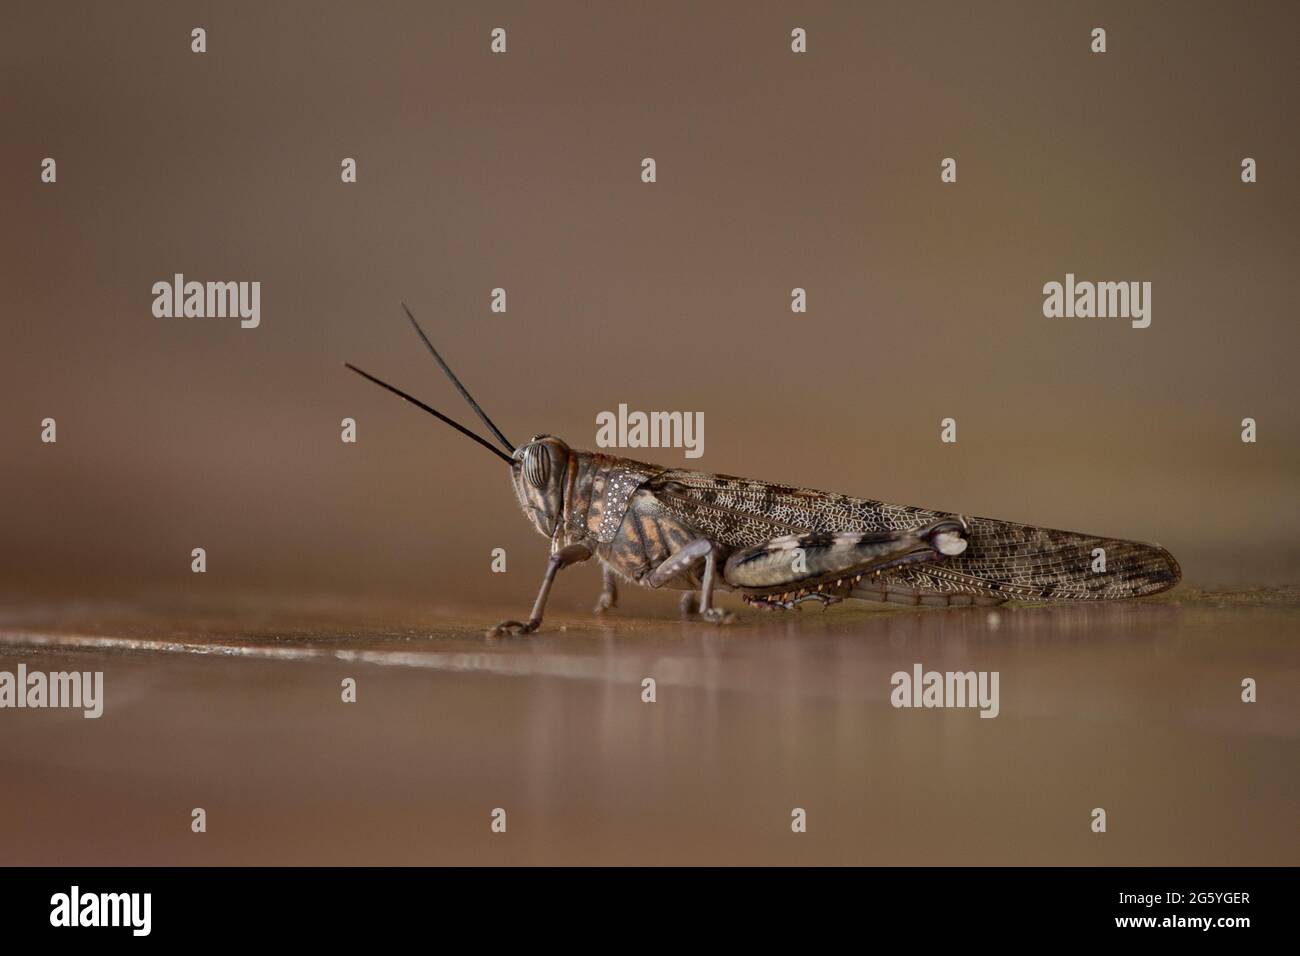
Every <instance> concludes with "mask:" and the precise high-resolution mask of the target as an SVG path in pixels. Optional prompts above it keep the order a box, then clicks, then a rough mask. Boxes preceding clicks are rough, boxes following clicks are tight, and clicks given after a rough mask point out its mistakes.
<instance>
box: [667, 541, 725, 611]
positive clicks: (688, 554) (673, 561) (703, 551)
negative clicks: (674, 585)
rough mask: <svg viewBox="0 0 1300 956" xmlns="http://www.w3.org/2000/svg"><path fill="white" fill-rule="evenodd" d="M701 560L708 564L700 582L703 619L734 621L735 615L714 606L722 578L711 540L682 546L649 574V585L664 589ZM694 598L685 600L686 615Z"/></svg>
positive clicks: (683, 602) (692, 542) (683, 604)
mask: <svg viewBox="0 0 1300 956" xmlns="http://www.w3.org/2000/svg"><path fill="white" fill-rule="evenodd" d="M701 561H702V562H704V575H703V577H702V579H701V583H700V600H699V615H700V617H702V618H704V620H706V621H709V622H711V623H713V624H726V623H729V622H731V621H734V620H735V616H734V615H732V614H728V613H727V612H726V611H724V610H723V609H722V608H719V607H714V606H713V589H714V586H715V584H716V583H717V576H718V551H717V548H715V547H714V545H713V542H712V541H710V540H709V539H708V538H695V539H694V540H692V541H688V542H687V543H686V544H684V545H682V547H681V549H680V550H678V551H676V552H674V553H673V554H672V556H671V557H669V558H668V560H666V561H665V562H664V563H663V564H661V565H659V567H657V568H655V569H654V570H653V571H651V572H650V573H649V574H648V575H646V578H645V583H646V584H647V585H649V586H650V587H652V588H660V587H663V586H664V585H665V584H667V583H668V582H669V581H671V580H672V579H673V578H675V577H677V576H678V575H679V574H685V573H688V572H692V571H694V569H695V567H696V566H697V565H698V564H699V563H700V562H701ZM690 597H691V594H690V592H688V593H687V597H686V598H683V599H682V610H683V612H685V611H686V608H687V603H686V602H687V600H688V599H689V598H690Z"/></svg>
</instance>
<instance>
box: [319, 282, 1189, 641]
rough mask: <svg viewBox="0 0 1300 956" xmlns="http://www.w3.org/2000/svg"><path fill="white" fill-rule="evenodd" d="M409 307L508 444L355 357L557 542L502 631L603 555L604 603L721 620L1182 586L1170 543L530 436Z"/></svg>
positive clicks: (514, 630)
mask: <svg viewBox="0 0 1300 956" xmlns="http://www.w3.org/2000/svg"><path fill="white" fill-rule="evenodd" d="M402 308H403V309H404V310H405V311H406V315H407V318H408V319H410V321H411V325H412V326H413V327H414V328H415V331H416V333H417V334H418V335H419V336H420V338H421V340H422V341H423V342H424V344H425V346H426V347H427V348H428V350H429V352H430V353H432V355H433V357H434V359H435V360H436V361H437V363H438V365H439V366H440V367H441V368H442V370H443V372H444V373H446V375H447V377H448V378H449V379H450V380H451V382H452V384H453V385H455V387H456V388H457V390H458V391H459V392H460V394H461V396H462V397H463V398H464V399H465V401H466V402H468V403H469V405H470V407H471V408H472V409H473V410H474V412H475V414H477V415H478V417H479V419H480V420H481V421H482V422H483V424H484V425H485V426H486V427H487V429H488V430H489V431H490V432H491V433H492V435H493V436H494V437H495V438H496V440H497V441H498V442H499V443H500V444H501V446H502V447H501V448H500V449H499V448H497V447H496V446H494V445H493V444H492V443H491V442H489V441H487V440H486V439H484V438H483V437H481V436H480V435H478V434H476V433H475V432H473V431H471V430H470V429H468V428H466V427H465V426H464V425H462V424H460V423H459V422H456V421H453V420H452V419H450V418H448V417H447V416H446V415H444V414H442V413H441V412H439V411H436V410H435V409H433V408H431V407H430V406H428V405H426V404H425V403H424V402H421V401H420V400H419V399H416V398H413V397H412V396H411V395H409V394H407V393H406V392H403V391H402V390H400V389H398V388H395V387H394V386H392V385H389V384H388V383H387V382H384V381H381V380H380V379H378V378H376V377H374V376H373V375H371V374H369V373H368V372H364V371H362V370H361V369H359V368H357V367H356V366H355V365H352V364H350V363H344V364H345V365H346V367H347V368H349V369H351V370H352V371H354V372H356V373H357V374H358V375H361V376H362V377H364V378H366V379H369V380H370V381H371V382H374V383H375V384H376V385H379V386H380V387H382V388H385V389H387V390H388V391H390V392H392V393H393V394H395V395H398V396H399V397H401V398H403V399H405V400H406V401H408V402H410V403H411V404H413V405H415V406H417V407H418V408H420V409H422V410H423V411H426V412H428V413H429V414H431V415H433V416H435V417H436V418H438V419H440V420H441V421H443V422H445V423H447V424H448V425H450V426H451V427H452V428H455V429H456V430H457V431H459V432H460V433H461V434H463V435H465V436H467V437H469V438H470V439H472V440H473V441H475V442H477V443H478V444H479V445H481V446H483V447H484V448H486V449H487V450H488V451H490V452H492V453H493V454H494V455H496V456H497V457H499V458H501V459H503V460H504V461H505V462H506V463H507V464H508V465H509V466H510V477H511V481H512V483H513V484H514V490H515V496H516V497H517V498H518V500H519V506H520V508H522V509H523V512H524V515H525V516H526V517H527V518H528V520H529V521H531V522H532V525H533V527H534V528H536V529H537V531H538V533H539V534H541V535H542V536H543V537H546V538H548V539H550V542H551V548H550V557H549V558H548V560H547V563H546V570H545V572H544V573H543V575H542V583H541V587H540V588H539V589H538V592H537V599H536V601H535V602H534V603H533V609H532V613H531V614H530V615H529V617H528V620H526V621H503V622H501V623H500V624H498V625H496V626H495V627H494V628H492V629H491V630H490V631H489V632H488V633H489V634H490V635H496V636H499V635H503V634H529V633H532V632H534V631H536V630H537V629H538V627H540V626H541V623H542V615H543V614H544V613H545V610H546V601H547V598H548V597H549V596H550V593H551V586H552V585H553V584H554V582H555V577H556V575H557V574H558V573H559V572H560V570H561V569H563V568H567V567H569V566H570V565H574V564H578V563H580V562H582V561H587V560H589V559H591V558H593V557H594V558H596V559H597V560H599V562H600V564H601V568H602V589H601V594H600V597H599V600H598V602H597V605H596V612H597V613H601V612H604V611H607V610H609V609H610V608H613V607H614V606H615V605H616V604H617V601H618V581H619V580H620V579H622V580H626V581H630V582H634V583H636V584H640V585H644V586H646V587H650V588H672V589H677V590H682V591H685V592H686V593H685V594H684V595H683V596H682V601H681V607H682V613H683V616H686V617H697V618H698V619H701V620H704V621H710V622H714V623H723V622H726V621H730V620H732V619H733V616H732V615H731V614H728V613H727V612H725V611H724V610H722V609H721V608H719V607H717V606H716V605H715V604H714V595H715V593H716V592H717V591H718V590H726V591H737V592H739V593H740V595H741V597H742V599H743V600H744V601H745V602H746V603H747V604H749V605H750V606H752V607H755V608H760V609H763V610H782V609H786V610H789V609H795V608H799V607H800V606H801V605H802V604H804V603H805V602H810V601H811V602H817V603H819V604H821V605H823V606H825V605H830V604H834V603H837V602H839V601H842V600H844V599H845V598H856V599H859V600H867V601H885V602H890V603H896V604H905V605H928V606H939V607H947V606H951V605H984V606H987V605H995V604H1001V603H1003V602H1004V601H1008V600H1022V601H1096V600H1114V599H1119V598H1131V597H1140V596H1143V595H1147V594H1155V593H1157V592H1159V591H1164V590H1166V589H1168V588H1171V587H1173V586H1174V585H1175V584H1177V583H1178V581H1179V579H1180V578H1181V576H1182V572H1181V571H1180V569H1179V567H1178V562H1177V561H1175V560H1174V557H1173V555H1171V554H1170V553H1169V552H1168V551H1166V550H1165V549H1164V548H1161V547H1159V546H1158V545H1152V544H1142V543H1139V542H1136V541H1125V540H1122V539H1117V538H1101V537H1096V536H1093V535H1086V534H1078V533H1076V532H1072V531H1056V530H1052V529H1050V528H1038V527H1034V526H1032V525H1024V524H1017V523H1015V522H1011V521H999V520H996V519H993V518H966V517H963V516H961V515H956V514H951V513H946V512H940V511H931V510H928V509H924V508H914V507H908V506H904V505H893V504H888V503H886V502H883V501H874V500H871V499H867V498H851V497H848V496H847V495H839V494H831V493H829V492H825V491H817V490H814V489H811V488H794V487H789V486H786V485H777V484H771V483H768V482H765V481H756V480H753V479H750V478H737V477H733V476H730V475H713V474H707V473H705V472H699V471H690V470H687V469H681V468H665V467H663V466H661V465H653V464H649V463H647V462H642V461H634V460H633V459H630V458H623V457H619V456H616V455H606V454H602V453H600V452H592V451H581V450H579V449H576V448H571V447H569V445H567V444H566V443H565V442H564V441H562V440H561V439H559V438H556V437H555V436H553V435H545V434H543V435H535V436H533V438H532V439H531V440H530V441H528V442H527V443H526V444H524V445H520V446H518V447H516V446H515V445H513V444H511V443H510V441H509V440H507V438H506V437H505V435H503V434H502V433H501V430H500V429H499V428H497V426H496V425H495V424H494V423H493V422H492V420H491V419H490V418H489V417H488V416H487V414H486V413H485V412H484V411H483V409H482V408H481V407H480V406H479V404H478V402H476V401H475V400H474V398H473V396H471V395H470V393H469V391H468V390H467V389H466V388H465V386H464V385H463V384H461V381H460V379H459V378H457V377H456V375H455V373H454V372H452V370H451V368H450V367H449V366H448V365H447V363H446V362H445V361H444V360H443V358H442V356H441V355H440V354H439V353H438V350H437V349H436V348H434V346H433V343H432V342H430V341H429V338H428V336H427V335H425V334H424V330H423V329H422V328H421V327H420V324H419V323H418V322H417V321H416V319H415V316H414V315H412V314H411V311H410V309H407V308H406V305H405V303H403V305H402ZM502 449H504V451H503V450H502Z"/></svg>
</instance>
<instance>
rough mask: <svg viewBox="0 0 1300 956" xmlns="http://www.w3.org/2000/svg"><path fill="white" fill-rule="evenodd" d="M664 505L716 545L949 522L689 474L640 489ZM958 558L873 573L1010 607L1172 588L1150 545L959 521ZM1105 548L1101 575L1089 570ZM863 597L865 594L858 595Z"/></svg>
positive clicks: (1160, 555) (904, 587) (903, 585)
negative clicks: (963, 535) (963, 533)
mask: <svg viewBox="0 0 1300 956" xmlns="http://www.w3.org/2000/svg"><path fill="white" fill-rule="evenodd" d="M646 487H648V488H649V489H650V490H652V491H653V492H654V494H655V496H656V498H658V500H659V501H660V502H661V504H662V505H663V507H664V508H665V509H666V510H668V511H670V512H672V513H674V514H675V515H676V516H677V517H679V518H680V519H681V520H682V521H684V522H686V523H688V524H689V525H691V526H692V527H694V528H697V529H698V530H699V531H700V533H701V534H704V535H707V536H708V537H710V538H712V539H713V540H715V541H718V542H719V543H721V544H725V545H727V546H729V547H732V548H741V547H751V546H753V545H756V544H760V543H761V542H763V541H766V540H768V539H770V538H774V537H779V536H781V535H787V534H792V533H797V532H808V531H832V532H833V531H897V530H904V529H909V528H914V527H918V526H920V525H924V524H928V523H929V522H931V521H934V520H936V519H938V518H950V517H955V515H952V514H950V513H948V512H941V511H929V510H927V509H924V508H913V507H908V506H905V505H891V504H888V503H886V502H883V501H871V500H869V499H864V498H850V497H848V496H847V495H834V494H828V493H826V492H822V491H814V490H812V489H809V488H791V487H787V486H784V485H772V484H768V483H767V482H763V481H754V480H752V479H748V478H734V477H731V476H728V475H709V474H703V473H700V472H694V471H685V470H673V471H666V472H664V473H663V474H661V475H658V476H656V477H655V478H653V479H651V480H650V482H648V484H647V486H646ZM966 520H967V521H968V522H969V524H970V534H969V545H968V547H967V549H966V552H965V553H964V554H962V555H960V556H958V557H955V558H946V559H944V560H943V561H942V562H939V563H935V564H925V565H913V566H910V567H902V568H896V569H893V570H890V571H888V572H885V573H884V574H882V575H881V578H882V582H881V583H882V585H884V586H887V587H888V588H889V590H890V591H894V590H895V589H896V590H898V591H899V592H910V593H916V594H929V595H945V594H946V595H976V596H979V597H985V598H1000V599H1014V600H1046V599H1051V600H1071V601H1078V600H1105V599H1112V598H1128V597H1138V596H1141V595H1144V594H1155V593H1157V592H1159V591H1164V590H1166V589H1167V588H1170V587H1173V586H1174V585H1175V584H1177V583H1178V580H1179V578H1180V577H1181V572H1180V570H1179V568H1178V562H1176V561H1175V560H1174V558H1173V556H1172V555H1171V554H1170V553H1169V552H1168V551H1166V550H1164V549H1163V548H1161V547H1158V546H1156V545H1150V544H1140V543H1138V542H1136V541H1124V540H1120V539H1117V538H1099V537H1096V536H1093V535H1086V534H1077V533H1075V532H1073V531H1054V530H1052V529H1050V528H1036V527H1033V526H1032V525H1024V524H1017V523H1016V522H1012V521H998V520H996V519H993V518H967V519H966ZM1097 548H1102V549H1104V550H1105V561H1106V570H1105V571H1104V572H1095V571H1093V563H1094V560H1095V559H1094V556H1093V552H1094V550H1095V549H1097ZM862 596H866V595H862Z"/></svg>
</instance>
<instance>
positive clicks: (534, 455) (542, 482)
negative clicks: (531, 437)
mask: <svg viewBox="0 0 1300 956" xmlns="http://www.w3.org/2000/svg"><path fill="white" fill-rule="evenodd" d="M550 477H551V456H550V455H548V454H547V453H546V451H545V449H542V448H538V447H537V446H535V445H534V446H532V447H531V448H529V449H528V450H526V451H525V452H524V478H525V480H527V482H528V483H529V484H530V485H532V486H533V487H534V488H545V487H546V482H547V481H548V480H549V479H550Z"/></svg>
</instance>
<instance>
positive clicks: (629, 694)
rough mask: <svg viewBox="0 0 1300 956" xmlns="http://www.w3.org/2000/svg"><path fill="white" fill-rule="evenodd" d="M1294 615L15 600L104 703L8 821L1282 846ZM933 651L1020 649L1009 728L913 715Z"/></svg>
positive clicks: (413, 858)
mask: <svg viewBox="0 0 1300 956" xmlns="http://www.w3.org/2000/svg"><path fill="white" fill-rule="evenodd" d="M1296 615H1297V602H1296V601H1295V598H1294V594H1293V593H1292V592H1289V591H1273V592H1261V593H1257V594H1254V595H1240V594H1237V595H1227V594H1197V593H1195V592H1190V591H1189V592H1185V593H1183V594H1181V595H1179V596H1178V598H1177V599H1176V600H1175V599H1171V600H1168V601H1163V602H1159V601H1158V602H1150V603H1130V604H1122V605H1108V606H1066V607H1020V608H1002V609H997V610H993V611H989V610H985V609H975V608H965V609H951V610H940V611H926V610H922V611H884V612H880V611H866V612H859V611H853V610H849V611H832V612H828V613H820V612H805V613H802V614H790V615H781V616H772V617H768V616H757V617H756V616H752V615H751V616H749V617H747V618H746V620H745V622H744V623H742V624H741V625H739V626H735V627H731V628H723V629H714V628H710V627H705V626H701V625H698V624H685V623H680V622H675V621H647V620H644V619H628V618H625V619H622V620H610V621H607V622H605V621H602V622H593V621H592V619H590V618H585V617H583V618H577V617H575V618H571V619H566V618H562V617H560V618H555V619H554V620H552V621H551V622H550V623H551V629H549V630H547V631H545V632H543V633H542V634H540V635H537V636H536V637H534V638H531V639H516V640H506V641H490V640H487V639H485V638H483V637H482V635H481V631H480V630H479V628H480V627H481V621H482V620H483V619H484V618H485V617H487V618H491V617H492V615H491V614H486V615H485V614H483V613H479V612H476V613H475V614H474V615H473V616H467V617H465V618H459V617H457V618H450V617H430V616H427V615H424V616H422V615H421V614H419V613H415V612H412V611H411V610H410V609H400V608H391V607H385V608H378V609H371V611H370V612H368V613H365V614H362V613H360V612H358V611H357V610H356V609H351V610H348V611H344V610H341V609H339V608H333V607H316V608H314V609H311V610H309V611H305V612H304V611H302V610H301V609H298V610H293V609H284V610H278V611H266V610H263V611H262V612H261V613H260V615H250V614H249V612H248V610H247V609H246V608H241V607H238V606H234V607H231V608H229V609H227V610H224V611H215V612H213V611H209V612H195V611H193V610H190V611H186V612H179V611H176V610H174V609H173V610H170V611H159V610H153V611H150V610H147V609H144V608H141V607H132V606H125V605H116V606H113V605H85V606H81V607H77V608H71V609H69V608H67V607H63V608H48V607H47V608H42V607H28V608H22V607H17V608H14V607H10V608H9V609H8V610H7V611H6V612H5V614H4V616H3V619H2V620H0V668H3V669H8V670H13V669H14V667H15V666H16V664H17V663H18V662H19V661H24V662H26V663H28V664H29V666H37V662H40V664H39V666H41V667H43V668H45V669H49V670H58V669H72V668H79V669H96V670H104V671H105V672H106V677H105V680H106V707H105V716H104V717H103V718H102V719H101V720H99V721H94V722H89V721H81V720H77V719H73V718H72V717H71V716H70V715H69V714H67V713H59V712H49V711H46V712H35V711H9V712H6V713H3V714H0V766H3V771H4V772H3V779H5V780H6V781H7V783H6V785H5V787H4V788H3V789H2V790H0V812H3V813H4V814H5V815H6V818H8V819H14V820H18V821H20V822H21V824H22V825H21V826H17V827H15V828H14V830H13V832H15V833H21V834H23V835H21V836H19V837H17V844H16V845H11V846H10V847H9V853H10V856H11V859H10V862H27V863H30V862H37V861H42V862H61V863H63V862H66V863H112V862H150V863H165V862H177V863H187V862H214V863H233V862H256V863H273V862H358V863H360V862H367V863H419V862H456V863H470V862H651V863H667V862H722V863H727V862H751V863H752V862H778V863H798V862H832V863H931V862H935V863H958V862H966V863H970V862H992V863H1029V862H1074V863H1103V862H1118V863H1246V862H1252V863H1262V862H1275V863H1284V862H1290V861H1293V860H1294V858H1295V851H1296V849H1297V844H1296V840H1295V837H1294V836H1293V834H1294V828H1293V826H1292V825H1291V823H1292V821H1293V818H1294V807H1295V803H1296V798H1297V795H1298V787H1297V783H1298V782H1300V781H1298V779H1297V772H1296V767H1297V762H1296V756H1297V742H1296V738H1297V732H1298V728H1300V720H1298V719H1297V717H1298V716H1300V715H1298V714H1297V705H1296V703H1295V701H1296V694H1295V691H1296V689H1297V684H1298V683H1300V681H1297V667H1296V655H1295V652H1294V642H1295V638H1296V620H1297V617H1296ZM250 622H253V623H252V625H251V626H250ZM561 628H563V630H561ZM916 663H921V664H922V665H923V666H924V668H925V669H927V670H939V671H971V670H975V671H997V672H998V673H999V675H1000V714H999V716H998V717H997V718H996V719H992V720H989V719H980V718H979V716H978V712H977V711H975V710H973V709H966V710H926V709H918V710H913V709H896V708H894V707H892V706H891V704H890V691H891V690H892V687H891V684H890V676H891V674H893V673H894V672H895V671H899V670H904V671H910V670H911V668H912V666H913V665H914V664H916ZM345 676H352V677H355V678H356V679H357V682H358V702H357V703H356V704H343V703H341V702H340V700H339V682H340V680H341V679H342V678H343V677H345ZM1247 676H1249V677H1253V678H1254V679H1255V680H1256V681H1257V683H1258V686H1259V698H1260V699H1259V702H1258V703H1256V704H1243V703H1242V702H1241V701H1240V682H1241V679H1242V678H1243V677H1247ZM646 677H652V678H654V680H655V681H656V689H657V695H656V696H657V699H656V701H655V702H654V703H643V702H642V701H641V686H642V685H641V682H642V680H643V679H644V678H646ZM90 724H94V725H95V726H93V727H91V726H88V725H90ZM87 801H89V802H87ZM193 806H205V807H206V808H207V809H208V811H209V818H210V820H212V821H213V823H214V827H213V829H217V828H219V832H220V834H221V835H220V839H212V838H210V839H207V840H204V839H203V838H201V837H198V836H193V835H191V834H189V832H188V827H187V820H188V814H189V809H190V808H191V807H193ZM497 806H501V807H505V808H506V809H507V811H508V813H509V821H510V826H509V831H508V833H507V834H506V835H505V836H498V837H495V838H494V837H493V836H492V835H491V834H490V833H489V831H488V827H487V822H488V814H489V812H490V811H491V809H492V808H494V807H497ZM1098 806H1102V807H1105V808H1106V809H1107V813H1108V817H1109V821H1110V824H1109V832H1107V833H1106V834H1093V833H1091V832H1090V831H1089V827H1088V824H1089V821H1090V816H1089V814H1090V812H1091V810H1092V808H1094V807H1098ZM86 807H94V808H97V809H96V811H95V812H94V813H89V814H88V813H87V812H86V811H85V808H86ZM794 807H803V808H805V809H806V810H807V811H808V821H809V824H808V832H807V833H806V834H802V835H795V834H792V833H791V832H790V829H789V819H790V811H791V809H792V808H794ZM50 854H53V857H51V856H50Z"/></svg>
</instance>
